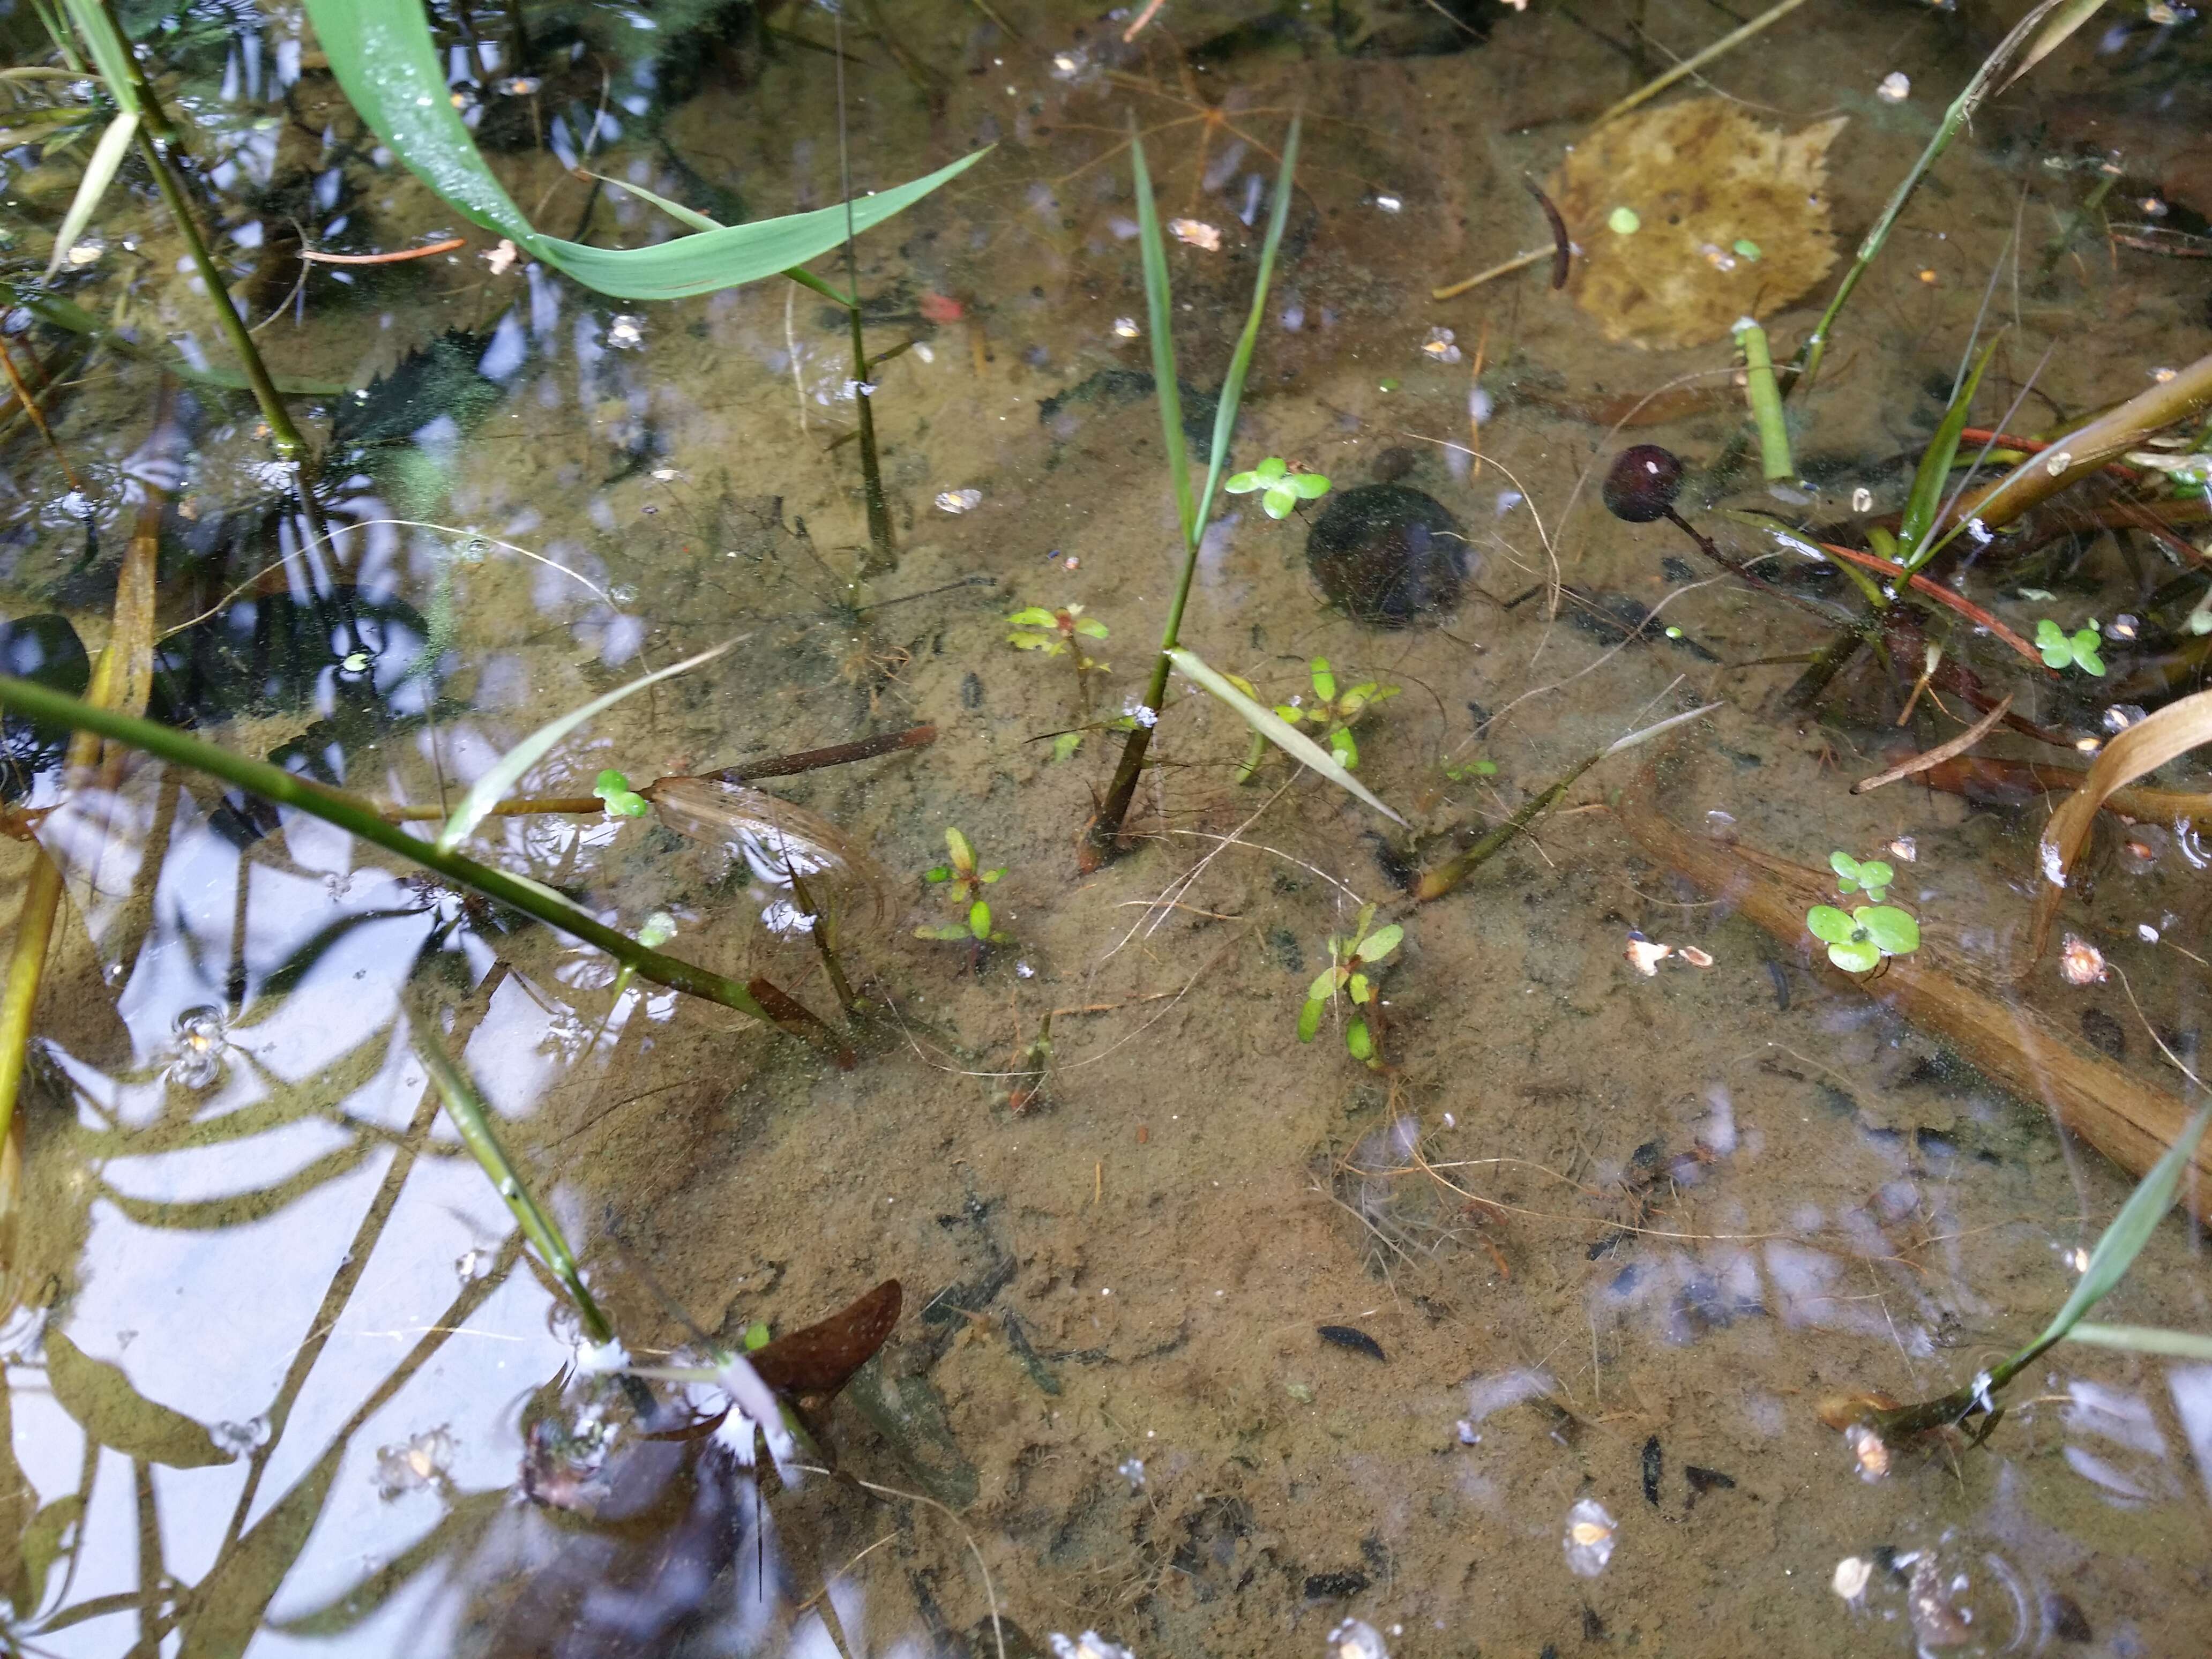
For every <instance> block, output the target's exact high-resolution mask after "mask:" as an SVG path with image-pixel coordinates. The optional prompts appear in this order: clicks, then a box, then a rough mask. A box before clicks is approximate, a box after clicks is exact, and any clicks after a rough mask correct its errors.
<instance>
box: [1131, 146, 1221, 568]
mask: <svg viewBox="0 0 2212 1659" xmlns="http://www.w3.org/2000/svg"><path fill="white" fill-rule="evenodd" d="M1129 155H1130V160H1131V164H1132V166H1133V167H1134V168H1135V171H1136V177H1137V246H1138V247H1139V250H1140V251H1141V252H1143V254H1144V264H1145V320H1146V323H1147V324H1148V325H1150V327H1151V330H1152V389H1153V395H1154V396H1155V397H1156V398H1158V399H1159V405H1160V437H1161V439H1162V441H1164V443H1165V444H1166V446H1167V452H1168V476H1169V477H1170V478H1171V479H1172V480H1173V481H1174V483H1175V501H1176V524H1177V525H1179V526H1182V539H1183V545H1184V546H1186V547H1188V546H1190V545H1191V544H1194V542H1195V541H1196V540H1197V539H1198V521H1197V519H1196V517H1195V511H1196V509H1195V508H1194V507H1193V505H1192V503H1191V496H1190V451H1189V449H1188V447H1186V445H1185V444H1184V441H1183V435H1182V388H1181V387H1179V386H1177V385H1176V355H1175V296H1174V295H1173V294H1172V293H1171V292H1170V290H1169V288H1168V245H1167V240H1166V238H1164V236H1162V235H1161V234H1160V210H1159V204H1158V203H1156V202H1155V201H1153V200H1152V170H1151V169H1150V168H1148V167H1146V165H1145V141H1144V140H1143V139H1142V138H1140V137H1138V136H1137V134H1136V132H1135V131H1133V130H1132V131H1131V132H1130V134H1129ZM1220 453H1221V452H1220V451H1219V450H1218V449H1216V450H1215V451H1214V454H1215V456H1216V458H1217V459H1218V457H1219V455H1220Z"/></svg>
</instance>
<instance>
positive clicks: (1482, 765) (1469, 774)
mask: <svg viewBox="0 0 2212 1659" xmlns="http://www.w3.org/2000/svg"><path fill="white" fill-rule="evenodd" d="M1497 775H1498V763H1497V762H1496V761H1489V760H1471V761H1462V762H1459V763H1456V764H1455V763H1452V762H1450V761H1446V762H1445V763H1444V776H1445V777H1446V778H1448V779H1449V780H1450V781H1452V782H1454V783H1470V782H1472V781H1474V780H1475V779H1476V778H1494V777H1496V776H1497Z"/></svg>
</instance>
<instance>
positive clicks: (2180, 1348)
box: [2066, 1324, 2212, 1359]
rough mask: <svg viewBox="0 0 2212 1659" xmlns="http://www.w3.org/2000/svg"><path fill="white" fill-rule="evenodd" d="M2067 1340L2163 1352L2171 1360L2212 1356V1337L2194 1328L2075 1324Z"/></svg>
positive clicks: (2128, 1350)
mask: <svg viewBox="0 0 2212 1659" xmlns="http://www.w3.org/2000/svg"><path fill="white" fill-rule="evenodd" d="M2066 1340H2068V1341H2069V1342H2087V1344H2089V1345H2090V1346H2092V1347H2097V1348H2119V1349H2122V1350H2124V1351H2125V1352H2129V1353H2156V1354H2165V1355H2166V1356H2167V1357H2169V1358H2174V1359H2212V1336H2206V1335H2203V1334H2200V1333H2198V1332H2197V1331H2165V1330H2160V1329H2159V1328H2157V1327H2155V1326H2153V1325H2087V1324H2083V1325H2076V1326H2075V1328H2073V1329H2072V1330H2070V1331H2069V1332H2068V1333H2067V1334H2066Z"/></svg>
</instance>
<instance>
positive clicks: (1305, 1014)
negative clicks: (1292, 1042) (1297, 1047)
mask: <svg viewBox="0 0 2212 1659" xmlns="http://www.w3.org/2000/svg"><path fill="white" fill-rule="evenodd" d="M1322 1006H1324V1005H1323V1003H1322V1000H1319V999H1316V1000H1314V1001H1311V1002H1309V1003H1307V1004H1306V1006H1304V1007H1303V1008H1301V1009H1299V1010H1298V1041H1299V1042H1312V1041H1313V1040H1314V1033H1315V1032H1316V1031H1318V1030H1321V1011H1322Z"/></svg>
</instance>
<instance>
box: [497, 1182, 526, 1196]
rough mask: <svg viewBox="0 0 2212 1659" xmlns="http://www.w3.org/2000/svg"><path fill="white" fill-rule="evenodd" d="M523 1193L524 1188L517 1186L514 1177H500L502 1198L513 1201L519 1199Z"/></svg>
mask: <svg viewBox="0 0 2212 1659" xmlns="http://www.w3.org/2000/svg"><path fill="white" fill-rule="evenodd" d="M521 1191H522V1188H520V1187H518V1186H517V1185H515V1181H514V1177H513V1176H501V1177H500V1182H499V1195H500V1196H501V1198H509V1199H511V1198H514V1197H517V1196H519V1195H520V1194H521Z"/></svg>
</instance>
